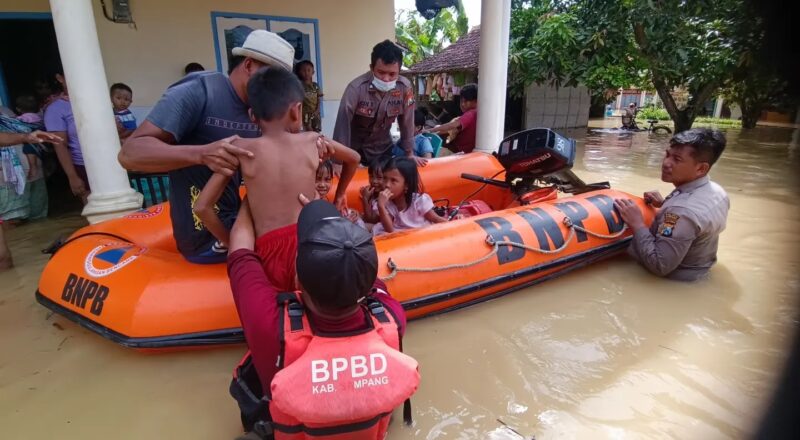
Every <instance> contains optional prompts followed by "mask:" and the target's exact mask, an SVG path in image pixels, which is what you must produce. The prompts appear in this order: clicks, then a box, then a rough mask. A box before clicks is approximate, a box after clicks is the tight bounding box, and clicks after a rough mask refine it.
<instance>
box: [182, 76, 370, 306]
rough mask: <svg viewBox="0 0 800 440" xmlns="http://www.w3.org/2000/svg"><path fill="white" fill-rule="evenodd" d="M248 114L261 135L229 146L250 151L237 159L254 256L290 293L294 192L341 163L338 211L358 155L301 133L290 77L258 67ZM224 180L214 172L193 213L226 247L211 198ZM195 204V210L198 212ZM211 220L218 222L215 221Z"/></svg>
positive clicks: (298, 90)
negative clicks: (322, 167)
mask: <svg viewBox="0 0 800 440" xmlns="http://www.w3.org/2000/svg"><path fill="white" fill-rule="evenodd" d="M247 94H248V95H247V96H249V98H250V105H251V107H252V108H251V112H252V116H253V118H254V119H255V122H256V123H257V124H258V126H259V128H260V129H261V136H260V137H257V138H252V139H238V140H236V141H235V142H234V145H236V146H237V147H240V148H242V149H244V150H247V151H250V152H252V153H253V155H252V157H242V158H240V163H241V171H242V176H243V178H244V183H245V186H246V187H247V197H246V199H247V200H248V201H249V202H248V203H249V206H250V211H251V213H252V216H253V223H254V226H255V231H256V234H257V236H258V239H257V240H256V249H255V250H256V253H258V255H259V256H260V257H261V261H262V263H263V264H264V267H265V272H266V273H267V275H268V276H269V277H270V282H272V284H273V285H274V286H275V287H276V288H278V289H283V290H294V288H295V286H294V280H295V267H294V266H295V262H294V260H295V254H296V253H297V216H298V215H299V214H300V210H301V209H302V207H303V206H302V205H301V204H300V202H299V201H298V195H299V194H314V191H315V186H316V184H315V181H316V173H317V168H318V167H319V164H320V162H321V161H322V160H325V159H329V158H332V159H335V160H338V161H341V162H342V163H343V168H342V175H341V177H340V180H339V185H338V186H337V188H336V196H335V198H334V203H335V204H336V206H337V207H338V208H339V209H340V210H343V209H345V208H346V206H345V192H346V190H347V185H348V184H349V183H350V180H351V179H352V178H353V174H354V173H355V171H356V167H357V166H358V163H359V161H360V160H361V157H360V156H359V154H358V153H356V152H355V151H354V150H351V149H350V148H348V147H345V146H344V145H342V144H339V143H337V142H335V141H331V140H328V139H322V140H321V142H320V135H319V133H314V132H307V133H301V132H300V130H301V129H302V126H303V110H302V105H303V96H304V93H303V86H302V84H301V83H300V81H299V80H298V79H297V77H296V76H294V75H293V74H292V73H290V72H288V71H286V70H283V69H275V68H270V67H267V68H264V69H261V70H259V71H258V72H257V73H256V74H254V75H253V76H252V77H251V78H250V81H249V82H248V84H247ZM226 179H228V178H227V177H225V176H222V175H218V174H215V175H214V176H213V177H212V178H211V180H209V182H208V184H206V186H205V188H203V191H202V192H201V193H200V196H199V197H198V200H197V202H196V204H195V212H196V213H197V214H198V216H199V217H200V218H201V220H202V221H203V222H204V224H205V225H206V227H207V228H208V230H209V231H211V232H212V233H213V234H215V236H216V234H217V232H215V230H216V231H218V232H219V233H220V234H222V237H224V239H223V238H221V237H219V236H218V238H219V239H220V240H221V241H223V242H224V243H226V244H227V240H228V231H227V229H226V228H225V227H224V226H223V225H222V223H221V222H220V223H219V224H214V223H215V218H214V217H216V216H215V215H214V209H213V206H214V204H215V203H216V199H215V197H216V195H217V194H220V193H221V189H220V188H224V187H225V183H226ZM198 205H199V209H198ZM216 221H219V219H218V218H217V219H216Z"/></svg>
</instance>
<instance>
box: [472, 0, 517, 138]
mask: <svg viewBox="0 0 800 440" xmlns="http://www.w3.org/2000/svg"><path fill="white" fill-rule="evenodd" d="M510 24H511V0H482V1H481V47H480V62H479V65H478V102H479V104H478V132H477V134H476V137H475V148H476V149H477V150H479V151H484V152H493V151H496V150H497V148H498V147H499V145H500V141H501V140H503V126H504V123H505V115H506V89H507V86H506V84H507V80H508V32H509V25H510Z"/></svg>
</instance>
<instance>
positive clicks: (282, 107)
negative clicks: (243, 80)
mask: <svg viewBox="0 0 800 440" xmlns="http://www.w3.org/2000/svg"><path fill="white" fill-rule="evenodd" d="M303 95H304V93H303V84H301V83H300V80H299V79H297V77H296V76H295V75H293V74H292V72H289V71H288V70H286V69H281V68H280V67H269V66H268V67H263V68H261V69H259V70H258V72H256V73H254V74H253V76H251V77H250V81H248V82H247V100H248V101H249V102H250V107H251V108H252V109H253V114H255V115H256V118H258V119H260V120H264V121H271V120H273V119H276V118H279V117H281V116H283V115H284V114H286V111H287V110H289V107H291V106H292V104H296V103H298V102H303Z"/></svg>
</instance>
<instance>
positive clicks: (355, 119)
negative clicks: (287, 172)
mask: <svg viewBox="0 0 800 440" xmlns="http://www.w3.org/2000/svg"><path fill="white" fill-rule="evenodd" d="M395 119H397V120H398V125H399V126H400V146H401V147H402V148H403V149H404V150H405V151H406V152H407V153H408V155H412V154H413V151H414V92H413V90H412V87H411V83H410V82H409V81H408V79H406V78H404V77H402V76H401V77H399V78H398V79H397V86H396V87H395V88H394V89H392V90H389V91H388V92H385V93H381V92H379V91H378V89H376V88H375V86H373V85H372V72H367V73H365V74H363V75H361V76H359V77H358V78H356V79H354V80H353V81H351V82H350V84H348V85H347V88H346V89H345V91H344V95H342V101H341V103H340V104H339V114H338V116H337V117H336V127H335V128H334V130H333V139H334V140H336V141H338V142H340V143H342V144H344V145H346V146H348V147H350V148H352V149H354V150H356V151H358V152H359V153H361V160H362V163H365V164H366V163H369V162H370V161H371V160H372V159H374V158H376V157H379V156H385V155H389V154H391V151H392V136H391V134H390V132H389V130H390V129H391V127H392V123H393V122H394V121H395Z"/></svg>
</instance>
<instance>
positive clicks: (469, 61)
mask: <svg viewBox="0 0 800 440" xmlns="http://www.w3.org/2000/svg"><path fill="white" fill-rule="evenodd" d="M480 46H481V29H480V26H476V27H475V28H473V29H472V30H471V31H469V32H468V33H467V34H466V35H463V36H462V37H461V38H459V39H458V41H456V42H455V43H453V44H451V45H450V46H447V47H446V48H445V49H444V50H443V51H441V52H439V53H437V54H435V55H432V56H429V57H428V58H425V59H424V60H422V61H420V62H418V63H416V64H414V65H413V66H411V67H410V68H409V69H408V70H404V71H403V73H415V74H420V73H441V72H453V71H463V70H478V53H479V52H480Z"/></svg>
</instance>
